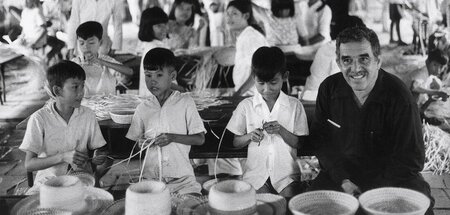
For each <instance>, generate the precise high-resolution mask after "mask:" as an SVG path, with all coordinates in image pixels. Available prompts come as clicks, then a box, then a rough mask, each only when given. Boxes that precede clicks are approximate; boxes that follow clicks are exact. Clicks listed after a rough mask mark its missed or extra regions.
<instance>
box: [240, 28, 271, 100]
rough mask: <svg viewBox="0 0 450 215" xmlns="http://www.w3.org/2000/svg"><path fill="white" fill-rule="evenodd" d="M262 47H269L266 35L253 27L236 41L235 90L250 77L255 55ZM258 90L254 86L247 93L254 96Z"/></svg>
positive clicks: (243, 32)
mask: <svg viewBox="0 0 450 215" xmlns="http://www.w3.org/2000/svg"><path fill="white" fill-rule="evenodd" d="M262 46H269V44H268V43H267V41H266V38H265V37H264V35H262V34H261V33H259V31H257V30H256V29H254V28H253V27H251V26H248V27H247V28H245V29H244V30H243V31H242V32H241V34H239V36H238V37H237V39H236V55H235V60H234V62H235V63H234V68H233V82H234V89H235V90H238V89H239V88H240V87H241V86H242V85H244V82H245V81H246V80H247V79H248V78H249V77H250V74H251V66H252V57H253V53H255V51H256V50H257V49H258V48H259V47H262ZM255 93H256V88H255V87H254V86H253V87H252V88H250V90H248V92H247V93H246V94H247V95H254V94H255Z"/></svg>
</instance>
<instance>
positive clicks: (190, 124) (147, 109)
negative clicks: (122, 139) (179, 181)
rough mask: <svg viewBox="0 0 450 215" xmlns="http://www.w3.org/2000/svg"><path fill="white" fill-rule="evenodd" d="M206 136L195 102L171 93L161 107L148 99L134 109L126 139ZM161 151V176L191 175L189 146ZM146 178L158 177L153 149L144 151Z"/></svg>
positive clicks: (156, 155)
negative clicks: (160, 135) (169, 134)
mask: <svg viewBox="0 0 450 215" xmlns="http://www.w3.org/2000/svg"><path fill="white" fill-rule="evenodd" d="M201 132H206V130H205V127H204V125H203V121H202V119H201V118H200V115H199V113H198V111H197V108H196V106H195V103H194V100H193V99H192V98H191V97H190V96H189V94H186V93H180V92H178V91H173V92H172V95H170V96H169V98H168V99H167V100H166V102H165V103H164V105H163V106H162V107H161V106H160V104H159V102H158V100H157V98H156V97H155V96H153V95H151V96H150V97H149V98H148V99H147V100H145V101H143V102H142V103H141V104H139V105H138V106H137V108H136V112H135V113H134V116H133V120H132V122H131V126H130V128H129V130H128V133H127V135H126V137H127V138H128V139H130V140H135V141H136V140H138V139H140V138H143V137H145V138H152V137H155V136H157V135H159V134H162V133H172V134H182V135H192V134H198V133H201ZM161 149H162V154H161V157H162V176H163V177H172V178H180V177H183V176H187V175H192V176H193V175H194V170H193V168H192V166H191V163H190V161H189V151H190V149H191V146H189V145H184V144H181V143H176V142H172V143H170V144H169V145H166V146H164V147H162V148H161ZM144 176H145V177H147V178H158V177H159V160H158V151H157V148H156V147H150V150H148V151H147V160H146V164H145V169H144Z"/></svg>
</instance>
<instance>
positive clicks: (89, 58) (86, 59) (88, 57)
mask: <svg viewBox="0 0 450 215" xmlns="http://www.w3.org/2000/svg"><path fill="white" fill-rule="evenodd" d="M80 59H81V64H93V63H98V58H97V56H96V55H95V54H93V53H90V52H87V53H83V54H82V55H81V56H80Z"/></svg>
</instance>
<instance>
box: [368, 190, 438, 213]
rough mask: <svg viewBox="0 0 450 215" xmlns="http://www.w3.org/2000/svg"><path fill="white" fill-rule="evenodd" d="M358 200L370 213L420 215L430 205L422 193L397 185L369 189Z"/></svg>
mask: <svg viewBox="0 0 450 215" xmlns="http://www.w3.org/2000/svg"><path fill="white" fill-rule="evenodd" d="M359 202H360V203H361V206H362V208H363V209H364V211H366V212H367V214H371V215H391V214H396V215H400V214H401V215H407V214H408V215H421V214H425V212H426V211H427V209H428V207H429V206H430V199H428V197H426V196H425V195H424V194H422V193H419V192H417V191H414V190H410V189H405V188H397V187H384V188H378V189H373V190H369V191H367V192H365V193H363V194H362V195H361V196H360V197H359Z"/></svg>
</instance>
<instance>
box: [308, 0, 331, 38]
mask: <svg viewBox="0 0 450 215" xmlns="http://www.w3.org/2000/svg"><path fill="white" fill-rule="evenodd" d="M322 4H323V3H322V1H318V2H316V3H315V4H313V5H311V7H308V9H307V10H306V11H305V12H306V13H305V15H304V16H302V17H303V18H304V19H305V20H304V24H305V27H306V30H307V31H308V32H307V33H301V34H300V35H302V36H304V37H306V39H310V38H311V37H313V36H315V35H317V34H320V35H322V36H323V37H325V41H330V40H331V36H330V31H331V29H330V25H331V18H332V13H331V9H330V7H329V6H328V5H325V6H324V7H323V8H322V9H321V10H319V11H317V9H318V8H319V7H321V6H322Z"/></svg>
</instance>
